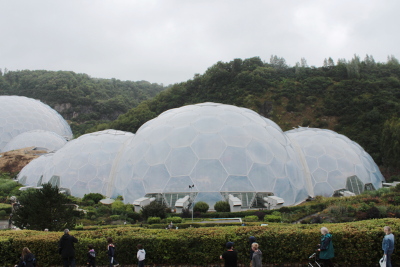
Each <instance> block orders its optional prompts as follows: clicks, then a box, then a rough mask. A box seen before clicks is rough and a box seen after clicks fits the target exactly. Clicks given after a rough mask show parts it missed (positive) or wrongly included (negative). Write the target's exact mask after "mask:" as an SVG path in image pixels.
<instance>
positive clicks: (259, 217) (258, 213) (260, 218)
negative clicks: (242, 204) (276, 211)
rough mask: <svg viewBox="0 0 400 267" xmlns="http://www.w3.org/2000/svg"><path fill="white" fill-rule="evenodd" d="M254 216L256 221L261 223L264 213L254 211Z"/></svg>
mask: <svg viewBox="0 0 400 267" xmlns="http://www.w3.org/2000/svg"><path fill="white" fill-rule="evenodd" d="M254 215H255V216H257V217H258V220H260V221H262V220H264V217H265V212H262V211H256V212H254Z"/></svg>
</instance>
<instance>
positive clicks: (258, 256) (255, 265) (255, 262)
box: [251, 243, 262, 267]
mask: <svg viewBox="0 0 400 267" xmlns="http://www.w3.org/2000/svg"><path fill="white" fill-rule="evenodd" d="M251 249H252V250H253V258H252V260H251V263H252V265H251V267H262V252H261V250H260V249H259V248H258V244H257V243H253V244H252V245H251Z"/></svg>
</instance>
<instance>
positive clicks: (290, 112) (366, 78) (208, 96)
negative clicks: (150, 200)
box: [90, 55, 400, 169]
mask: <svg viewBox="0 0 400 267" xmlns="http://www.w3.org/2000/svg"><path fill="white" fill-rule="evenodd" d="M399 100H400V64H399V61H398V60H397V59H396V58H394V57H393V56H390V57H388V61H387V62H386V63H379V62H375V61H374V59H373V57H372V56H368V55H367V56H366V57H365V58H364V60H361V59H360V57H359V56H357V55H355V56H354V58H353V59H351V60H349V61H346V60H344V59H340V60H338V62H337V64H335V63H334V62H333V60H332V59H331V58H329V59H326V60H325V62H324V66H323V67H319V68H316V67H309V66H308V65H307V63H306V61H305V60H304V59H302V62H301V63H297V64H296V66H295V67H289V66H287V65H286V63H285V60H284V59H283V58H279V57H277V56H272V57H271V59H270V62H269V63H265V62H263V61H262V60H261V59H260V58H258V57H254V58H249V59H245V60H242V59H234V60H232V61H230V62H218V63H216V64H215V65H213V66H211V67H210V68H209V69H208V70H207V71H206V72H205V73H204V74H202V75H200V74H196V75H195V76H194V77H193V79H191V80H188V81H186V82H183V83H180V84H175V85H173V86H172V87H170V88H168V89H167V90H165V91H163V92H161V93H159V94H158V95H157V96H156V97H154V98H152V99H150V100H146V101H144V102H142V103H141V104H139V105H138V106H137V107H135V108H133V109H131V110H129V111H128V112H127V113H126V114H123V115H120V116H119V117H118V119H117V120H115V121H113V122H111V123H107V124H100V125H97V126H96V127H93V128H92V129H91V130H90V131H97V130H101V129H106V128H113V129H120V130H125V131H131V132H136V130H137V129H138V128H139V127H140V126H141V125H142V124H143V123H145V122H146V121H148V120H150V119H153V118H154V117H156V116H158V115H159V114H160V113H162V112H163V111H166V110H168V109H171V108H177V107H180V106H183V105H188V104H195V103H201V102H219V103H224V104H232V105H236V106H241V107H246V108H250V109H252V110H254V111H256V112H258V113H259V114H262V115H263V116H266V117H268V118H270V119H272V120H273V121H275V122H276V123H278V124H279V125H280V126H281V127H282V129H283V130H284V131H285V130H289V129H292V127H297V126H309V127H318V128H326V129H331V130H334V131H337V132H338V133H341V134H344V135H346V136H348V137H349V138H350V139H352V140H354V141H356V142H357V143H359V144H360V145H361V146H362V147H364V149H365V150H366V151H367V152H368V153H369V154H370V155H371V156H372V157H373V158H374V160H375V161H376V162H377V164H379V165H381V166H382V165H384V166H387V167H391V168H392V169H394V168H398V167H399V166H398V162H399V160H397V159H400V157H399V155H398V154H399V153H400V152H399V151H400V149H398V146H399V143H400V142H399V141H400V140H399V138H400V134H397V132H399V130H398V129H400V122H399V120H398V119H397V118H398V117H399V114H400V101H399ZM385 123H386V124H385ZM383 129H384V131H383ZM396 148H397V149H396Z"/></svg>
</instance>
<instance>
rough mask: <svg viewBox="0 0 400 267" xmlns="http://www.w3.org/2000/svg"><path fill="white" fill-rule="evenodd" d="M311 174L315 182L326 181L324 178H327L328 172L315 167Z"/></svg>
mask: <svg viewBox="0 0 400 267" xmlns="http://www.w3.org/2000/svg"><path fill="white" fill-rule="evenodd" d="M311 175H312V177H313V178H314V180H315V182H317V183H319V182H326V179H328V172H327V171H325V170H323V169H321V168H318V169H316V170H315V171H314V172H312V174H311Z"/></svg>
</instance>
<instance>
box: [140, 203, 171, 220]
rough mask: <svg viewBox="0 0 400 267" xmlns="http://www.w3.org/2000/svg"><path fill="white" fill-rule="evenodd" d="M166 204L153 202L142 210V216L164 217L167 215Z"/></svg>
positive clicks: (145, 217)
mask: <svg viewBox="0 0 400 267" xmlns="http://www.w3.org/2000/svg"><path fill="white" fill-rule="evenodd" d="M166 208H167V207H166V206H165V205H164V204H162V203H159V202H157V201H153V202H151V203H150V204H149V205H147V206H145V207H143V208H142V210H141V214H142V217H143V218H144V219H147V218H149V217H160V218H161V219H164V218H165V217H167V212H166Z"/></svg>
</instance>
